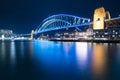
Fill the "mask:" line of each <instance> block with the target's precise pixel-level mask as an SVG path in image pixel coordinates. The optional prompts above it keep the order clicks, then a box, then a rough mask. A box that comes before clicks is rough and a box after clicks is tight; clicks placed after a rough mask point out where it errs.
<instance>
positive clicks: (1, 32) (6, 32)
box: [0, 29, 13, 37]
mask: <svg viewBox="0 0 120 80" xmlns="http://www.w3.org/2000/svg"><path fill="white" fill-rule="evenodd" d="M3 35H4V37H11V36H13V31H12V30H8V29H1V30H0V36H3Z"/></svg>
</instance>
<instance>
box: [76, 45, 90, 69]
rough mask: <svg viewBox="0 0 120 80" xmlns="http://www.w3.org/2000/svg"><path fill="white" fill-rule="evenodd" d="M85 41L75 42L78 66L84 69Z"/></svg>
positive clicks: (85, 64)
mask: <svg viewBox="0 0 120 80" xmlns="http://www.w3.org/2000/svg"><path fill="white" fill-rule="evenodd" d="M87 54H88V53H87V43H76V57H77V60H78V61H77V62H78V64H79V68H82V69H85V68H86V66H87V56H88V55H87Z"/></svg>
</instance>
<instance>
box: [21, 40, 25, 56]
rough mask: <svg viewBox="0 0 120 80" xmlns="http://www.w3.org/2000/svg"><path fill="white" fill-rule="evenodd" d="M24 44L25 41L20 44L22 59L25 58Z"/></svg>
mask: <svg viewBox="0 0 120 80" xmlns="http://www.w3.org/2000/svg"><path fill="white" fill-rule="evenodd" d="M24 48H25V47H24V42H23V41H21V42H20V51H21V56H22V58H23V56H24Z"/></svg>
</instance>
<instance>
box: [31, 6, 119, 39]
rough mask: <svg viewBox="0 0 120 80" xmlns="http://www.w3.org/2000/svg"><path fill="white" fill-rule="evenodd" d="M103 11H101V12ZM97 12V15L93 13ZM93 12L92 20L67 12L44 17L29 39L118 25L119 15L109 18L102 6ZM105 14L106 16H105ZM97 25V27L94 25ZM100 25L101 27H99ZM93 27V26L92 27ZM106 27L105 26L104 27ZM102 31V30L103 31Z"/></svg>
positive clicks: (103, 28) (104, 28)
mask: <svg viewBox="0 0 120 80" xmlns="http://www.w3.org/2000/svg"><path fill="white" fill-rule="evenodd" d="M101 11H103V13H101ZM96 12H97V17H96V15H95V13H96ZM96 12H94V19H96V20H94V19H93V21H92V20H91V19H90V18H84V17H78V16H74V15H69V14H56V15H52V16H49V17H48V18H46V19H44V20H43V21H42V22H41V24H40V25H39V26H38V27H37V29H36V30H35V31H32V32H31V39H32V38H33V36H37V37H42V36H46V37H56V36H64V35H66V34H71V36H72V35H75V34H73V33H75V32H83V31H86V30H87V29H88V28H92V29H93V30H94V28H96V30H106V29H107V28H108V27H111V26H112V27H114V26H115V27H120V17H116V18H111V16H110V14H109V12H105V10H104V8H100V10H99V11H98V10H96ZM106 15H107V17H108V18H106ZM94 25H95V26H97V27H94ZM101 26H102V27H101ZM93 27H94V28H93ZM106 27H107V28H106ZM103 32H104V31H103Z"/></svg>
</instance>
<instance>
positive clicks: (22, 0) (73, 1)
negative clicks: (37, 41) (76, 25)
mask: <svg viewBox="0 0 120 80" xmlns="http://www.w3.org/2000/svg"><path fill="white" fill-rule="evenodd" d="M101 6H103V7H105V9H106V10H108V11H110V13H111V16H112V17H117V16H118V15H119V14H120V0H0V29H12V30H13V31H14V33H17V34H18V33H30V32H31V30H32V29H36V28H37V26H38V25H39V24H40V23H41V21H42V20H43V19H45V18H46V17H48V16H51V15H53V14H63V13H64V14H72V15H76V16H80V17H86V18H91V19H92V17H93V12H94V9H95V8H97V7H101Z"/></svg>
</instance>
